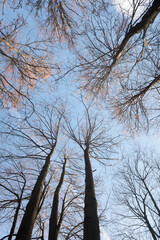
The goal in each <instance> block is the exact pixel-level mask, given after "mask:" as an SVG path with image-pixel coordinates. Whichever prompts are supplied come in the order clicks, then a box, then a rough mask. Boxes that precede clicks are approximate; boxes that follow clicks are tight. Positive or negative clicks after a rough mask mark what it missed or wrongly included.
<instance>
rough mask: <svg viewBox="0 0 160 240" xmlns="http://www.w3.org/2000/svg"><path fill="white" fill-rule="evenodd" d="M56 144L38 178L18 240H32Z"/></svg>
mask: <svg viewBox="0 0 160 240" xmlns="http://www.w3.org/2000/svg"><path fill="white" fill-rule="evenodd" d="M55 146H56V144H55V145H54V146H53V147H52V149H51V151H50V153H49V154H48V156H47V157H46V161H45V164H44V166H43V168H42V170H41V172H40V174H39V176H38V179H37V181H36V183H35V186H34V189H33V190H32V194H31V197H30V200H29V202H28V204H27V207H26V211H25V213H24V216H23V219H22V221H21V224H20V227H19V230H18V233H17V236H16V240H30V239H31V234H32V229H33V227H34V223H35V220H36V217H37V211H38V207H39V203H40V199H41V194H42V189H43V184H44V181H45V177H46V174H47V172H48V168H49V164H50V159H51V156H52V154H53V152H54V149H55Z"/></svg>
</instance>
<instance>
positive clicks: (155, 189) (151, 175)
mask: <svg viewBox="0 0 160 240" xmlns="http://www.w3.org/2000/svg"><path fill="white" fill-rule="evenodd" d="M133 156H134V157H133ZM116 179H117V182H116V186H115V187H116V191H115V197H116V200H117V201H116V203H117V206H116V207H115V209H116V212H115V216H114V219H115V222H116V226H117V230H115V232H117V233H116V236H115V238H116V239H117V238H118V239H154V240H158V239H159V237H160V231H159V219H160V208H159V197H160V196H159V160H158V156H156V154H155V153H154V154H153V153H149V154H148V153H146V152H145V153H144V152H142V151H141V150H140V149H139V150H138V151H135V152H134V154H132V157H131V156H130V157H129V160H127V161H126V162H125V163H124V164H123V168H122V169H121V170H120V171H119V174H118V175H117V177H116ZM116 219H117V221H116Z"/></svg>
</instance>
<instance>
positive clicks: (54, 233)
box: [48, 158, 67, 240]
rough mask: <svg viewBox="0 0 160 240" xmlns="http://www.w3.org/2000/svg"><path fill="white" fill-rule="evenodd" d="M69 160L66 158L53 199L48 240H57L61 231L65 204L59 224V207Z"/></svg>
mask: <svg viewBox="0 0 160 240" xmlns="http://www.w3.org/2000/svg"><path fill="white" fill-rule="evenodd" d="M66 161H67V159H66V158H65V161H64V164H63V170H62V173H61V177H60V180H59V183H58V185H57V187H56V190H55V193H54V197H53V204H52V210H51V216H50V222H49V237H48V240H57V238H58V233H59V229H60V226H61V223H62V218H63V212H64V211H63V209H64V204H63V207H62V211H61V213H62V214H61V216H60V221H59V222H58V205H59V192H60V189H61V187H62V184H63V180H64V175H65V166H66Z"/></svg>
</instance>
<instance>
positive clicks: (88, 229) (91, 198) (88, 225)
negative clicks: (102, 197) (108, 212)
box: [83, 148, 100, 240]
mask: <svg viewBox="0 0 160 240" xmlns="http://www.w3.org/2000/svg"><path fill="white" fill-rule="evenodd" d="M84 160H85V176H86V178H85V208H84V237H83V240H100V231H99V220H98V214H97V201H96V196H95V190H94V181H93V175H92V168H91V163H90V159H89V153H88V148H86V149H85V151H84Z"/></svg>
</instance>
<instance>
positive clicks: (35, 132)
mask: <svg viewBox="0 0 160 240" xmlns="http://www.w3.org/2000/svg"><path fill="white" fill-rule="evenodd" d="M43 107H44V111H43V108H42V105H41V110H42V111H41V113H39V112H37V111H35V112H34V114H32V116H30V118H26V119H25V120H22V119H20V118H17V117H11V118H12V123H10V122H9V121H6V120H2V121H1V126H2V130H1V134H2V136H4V137H5V136H6V137H7V138H8V140H9V138H10V140H12V141H15V143H14V145H13V148H12V149H11V152H12V154H11V156H12V158H15V159H20V158H21V159H24V160H25V161H26V162H27V161H31V160H32V161H34V162H35V161H36V160H38V161H41V162H43V161H44V165H43V166H42V168H41V171H40V173H39V175H38V178H37V180H36V182H35V183H34V187H33V190H32V193H31V196H30V199H29V201H28V204H27V206H26V209H25V212H24V216H23V218H22V221H21V224H20V226H19V230H18V232H17V235H16V239H22V238H23V239H30V238H31V234H32V229H33V226H34V223H35V220H36V217H37V214H38V211H39V206H40V202H41V200H42V191H43V186H44V183H45V178H46V175H47V172H48V169H49V165H50V161H51V157H52V155H53V152H54V150H55V147H56V143H57V138H58V132H59V127H60V121H61V118H62V115H63V111H64V110H62V111H61V110H58V109H57V108H56V107H53V106H50V105H45V106H43ZM13 120H14V121H13ZM15 120H16V122H15ZM16 150H17V151H16ZM4 157H5V158H6V157H7V155H5V154H4ZM12 158H11V159H12ZM26 164H27V163H26Z"/></svg>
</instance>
